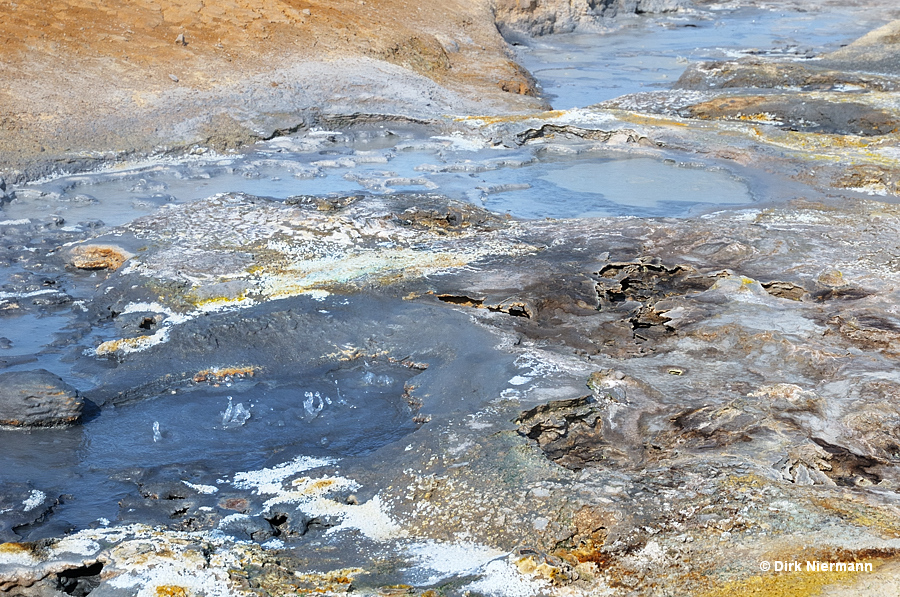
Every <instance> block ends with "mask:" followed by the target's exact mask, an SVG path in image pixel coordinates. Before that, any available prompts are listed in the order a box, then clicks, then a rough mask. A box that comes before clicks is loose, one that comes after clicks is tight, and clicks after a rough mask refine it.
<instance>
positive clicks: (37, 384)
mask: <svg viewBox="0 0 900 597" xmlns="http://www.w3.org/2000/svg"><path fill="white" fill-rule="evenodd" d="M83 409H84V401H83V400H82V398H81V397H80V396H79V394H78V390H76V389H75V388H73V387H72V386H70V385H69V384H67V383H66V382H64V381H63V380H62V379H60V378H59V377H57V376H56V375H53V374H52V373H50V372H49V371H47V370H45V369H36V370H34V371H13V372H11V373H3V374H0V425H11V426H13V427H57V426H61V425H71V424H73V423H77V422H78V420H79V419H80V418H81V413H82V410H83Z"/></svg>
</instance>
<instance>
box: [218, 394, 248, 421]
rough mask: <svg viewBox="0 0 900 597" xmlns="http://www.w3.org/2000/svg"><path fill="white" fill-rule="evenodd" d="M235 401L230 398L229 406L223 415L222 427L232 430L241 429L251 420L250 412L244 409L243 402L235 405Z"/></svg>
mask: <svg viewBox="0 0 900 597" xmlns="http://www.w3.org/2000/svg"><path fill="white" fill-rule="evenodd" d="M233 400H234V399H233V398H232V397H231V396H229V397H228V406H227V407H226V408H225V412H223V413H221V414H222V427H224V428H225V429H231V428H233V427H241V426H242V425H243V424H244V423H246V422H247V421H248V420H249V419H250V411H249V410H247V409H246V408H244V403H243V402H238V403H237V404H233V403H232V401H233Z"/></svg>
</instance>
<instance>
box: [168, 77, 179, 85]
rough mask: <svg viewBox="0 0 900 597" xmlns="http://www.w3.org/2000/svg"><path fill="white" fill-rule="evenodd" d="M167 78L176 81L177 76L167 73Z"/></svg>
mask: <svg viewBox="0 0 900 597" xmlns="http://www.w3.org/2000/svg"><path fill="white" fill-rule="evenodd" d="M169 78H170V79H172V80H173V81H175V82H176V83H177V82H178V77H176V76H175V75H169Z"/></svg>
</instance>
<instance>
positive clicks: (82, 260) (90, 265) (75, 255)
mask: <svg viewBox="0 0 900 597" xmlns="http://www.w3.org/2000/svg"><path fill="white" fill-rule="evenodd" d="M132 257H134V255H132V254H131V253H129V252H128V251H126V250H125V249H123V248H122V247H118V246H116V245H79V246H77V247H73V248H72V250H71V251H69V263H70V264H71V265H72V266H74V267H77V268H78V269H91V270H95V269H111V270H116V269H119V267H121V266H122V264H123V263H125V262H126V261H128V260H129V259H131V258H132Z"/></svg>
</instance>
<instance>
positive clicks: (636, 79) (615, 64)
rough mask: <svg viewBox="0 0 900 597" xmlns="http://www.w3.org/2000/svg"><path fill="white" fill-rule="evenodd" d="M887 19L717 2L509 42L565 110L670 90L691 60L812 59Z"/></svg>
mask: <svg viewBox="0 0 900 597" xmlns="http://www.w3.org/2000/svg"><path fill="white" fill-rule="evenodd" d="M887 20H888V19H886V18H884V17H882V16H879V15H878V14H873V12H872V11H867V10H861V9H860V8H858V7H854V6H845V7H840V8H835V7H831V8H830V9H829V10H827V11H820V10H815V9H813V10H809V11H806V12H798V11H795V10H784V9H779V8H778V7H771V8H748V7H738V8H730V7H727V6H726V5H720V6H718V7H715V8H713V9H708V10H700V11H694V12H693V13H691V14H687V15H684V14H676V15H674V16H670V17H657V18H649V19H648V18H645V19H632V20H630V21H627V20H626V21H625V23H616V24H615V25H613V26H609V27H608V28H602V27H600V28H598V30H597V31H594V32H578V33H567V34H555V35H550V36H544V37H541V38H537V39H529V38H515V39H514V41H517V42H519V43H521V44H522V45H521V46H520V47H519V48H518V50H519V58H520V60H521V62H522V64H523V66H525V67H526V68H527V69H528V70H529V71H530V72H531V73H532V74H533V75H534V76H535V77H536V78H537V79H538V81H539V82H540V84H541V86H542V88H543V91H544V93H545V94H546V95H547V97H548V98H549V100H550V102H551V104H552V105H553V107H554V108H556V109H560V110H569V109H572V108H579V107H584V106H589V105H592V104H598V103H600V102H604V101H606V100H610V99H613V98H616V97H619V96H622V95H626V94H631V93H638V92H642V91H654V90H662V89H667V88H670V87H671V86H672V85H673V84H674V83H675V82H676V81H677V80H678V78H679V77H680V76H681V74H682V73H683V72H684V69H685V67H686V66H688V65H689V64H691V63H695V62H704V61H713V60H724V59H734V58H740V57H751V56H759V57H770V58H783V59H789V60H795V61H812V62H813V63H814V62H815V61H816V59H817V57H819V56H820V55H821V54H823V53H825V52H828V51H832V50H836V49H837V48H838V47H840V45H841V44H846V43H847V42H849V41H852V40H853V39H855V38H857V37H859V36H860V35H862V34H864V33H866V32H867V31H870V30H871V29H874V28H875V27H878V26H880V25H882V24H884V23H885V22H887Z"/></svg>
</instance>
